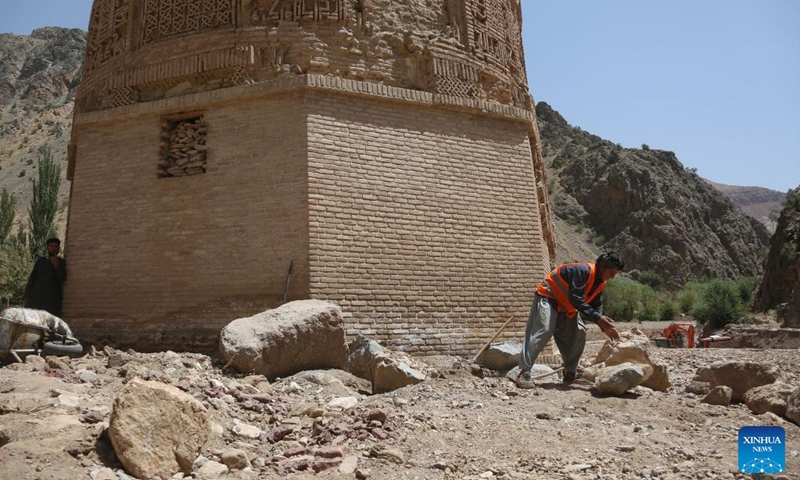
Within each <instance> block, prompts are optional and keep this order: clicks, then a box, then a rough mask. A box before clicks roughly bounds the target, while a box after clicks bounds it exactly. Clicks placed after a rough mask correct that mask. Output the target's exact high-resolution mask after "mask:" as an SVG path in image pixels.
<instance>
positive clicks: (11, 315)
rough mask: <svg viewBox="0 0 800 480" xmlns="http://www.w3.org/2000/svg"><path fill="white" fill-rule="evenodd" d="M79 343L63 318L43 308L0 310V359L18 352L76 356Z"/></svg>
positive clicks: (12, 358)
mask: <svg viewBox="0 0 800 480" xmlns="http://www.w3.org/2000/svg"><path fill="white" fill-rule="evenodd" d="M82 353H83V346H81V344H80V342H78V340H77V339H76V338H75V337H73V335H72V330H70V328H69V325H67V324H66V322H64V320H62V319H60V318H58V317H56V316H55V315H52V314H50V313H48V312H46V311H44V310H34V309H30V308H7V309H5V310H3V311H2V312H0V362H8V361H17V362H22V358H21V357H20V355H21V354H22V355H29V354H34V355H42V354H44V355H56V356H69V357H75V356H80V355H81V354H82Z"/></svg>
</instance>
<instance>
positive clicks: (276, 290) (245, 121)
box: [64, 94, 308, 350]
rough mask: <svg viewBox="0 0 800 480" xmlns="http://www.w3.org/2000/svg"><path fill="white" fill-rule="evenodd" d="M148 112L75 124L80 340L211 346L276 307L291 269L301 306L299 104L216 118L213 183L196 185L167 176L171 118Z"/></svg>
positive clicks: (251, 103) (274, 102) (278, 103)
mask: <svg viewBox="0 0 800 480" xmlns="http://www.w3.org/2000/svg"><path fill="white" fill-rule="evenodd" d="M187 107H189V108H200V107H202V104H198V105H190V106H187ZM149 110H153V111H149ZM139 113H140V114H139V115H136V116H121V115H120V116H118V117H116V119H115V117H111V119H110V120H107V121H105V122H100V123H92V124H85V125H81V124H78V125H77V132H76V136H75V141H76V142H77V143H76V145H77V159H78V161H77V162H76V168H75V172H74V181H73V183H72V194H71V202H70V215H69V225H68V237H69V239H70V241H69V246H68V250H67V252H66V255H67V256H68V258H69V262H70V278H69V281H68V282H67V284H66V291H65V305H64V312H65V316H66V317H67V318H69V319H70V323H71V325H73V326H74V329H75V330H76V334H78V335H79V338H83V339H86V341H94V342H98V343H111V344H115V345H130V346H134V345H135V346H136V347H137V348H141V349H157V348H163V347H165V346H168V347H170V348H190V349H195V350H196V349H205V348H206V347H210V346H213V345H214V344H215V342H216V338H217V335H218V333H219V330H220V328H221V327H222V326H224V325H225V324H227V323H228V322H230V321H231V320H233V319H235V318H237V317H238V316H241V315H249V314H252V313H255V312H257V311H261V310H264V309H265V308H267V307H271V306H275V305H277V304H278V302H279V301H280V300H281V299H282V296H283V289H284V283H285V280H286V273H287V269H288V266H289V262H290V261H292V260H294V272H293V278H292V284H291V287H290V291H289V298H290V299H296V298H307V297H308V289H307V285H308V262H307V258H308V253H307V252H308V221H307V198H308V196H307V187H306V185H307V180H306V179H307V174H306V164H305V157H306V133H305V132H306V129H305V124H306V114H305V109H304V107H303V106H302V102H301V101H300V96H299V94H288V95H285V96H282V97H280V98H278V97H269V98H262V99H260V100H253V99H248V100H243V101H239V102H236V101H233V102H226V103H224V104H220V103H218V104H215V106H214V107H213V108H208V109H207V110H206V111H205V112H204V120H205V122H206V125H207V126H208V137H207V146H208V153H209V155H208V162H207V173H205V174H203V175H196V176H191V177H180V178H157V163H158V160H159V140H158V138H159V133H160V120H161V114H162V113H166V112H159V111H156V110H155V109H151V108H142V109H140V111H139Z"/></svg>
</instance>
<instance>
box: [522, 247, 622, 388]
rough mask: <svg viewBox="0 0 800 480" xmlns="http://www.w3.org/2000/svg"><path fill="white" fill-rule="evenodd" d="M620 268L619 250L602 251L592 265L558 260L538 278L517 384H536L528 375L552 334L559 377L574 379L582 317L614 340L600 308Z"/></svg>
mask: <svg viewBox="0 0 800 480" xmlns="http://www.w3.org/2000/svg"><path fill="white" fill-rule="evenodd" d="M624 268H625V262H623V261H622V258H620V256H619V255H618V254H616V253H615V252H606V253H603V254H602V255H600V256H599V257H597V260H595V262H594V263H593V264H590V263H566V264H563V265H560V266H558V267H556V268H555V270H553V271H552V272H550V273H549V274H548V275H547V276H546V277H545V278H544V280H542V282H541V283H539V285H538V286H537V287H536V295H534V299H533V307H531V313H530V316H529V317H528V325H527V327H526V328H525V338H524V339H523V343H522V355H521V357H520V361H519V367H520V373H519V375H518V376H517V379H516V384H517V386H518V387H520V388H535V387H536V385H535V384H534V382H533V381H532V380H531V373H530V371H531V368H532V367H533V364H534V362H535V361H536V357H538V356H539V353H540V352H541V351H542V350H543V349H544V347H545V345H547V342H549V341H550V339H551V338H553V337H555V340H556V345H557V346H558V351H559V352H561V357H562V359H563V361H564V382H566V383H570V382H573V381H574V380H575V379H576V378H578V377H579V376H580V375H579V374H578V362H579V361H580V359H581V355H583V349H584V347H586V326H585V325H584V324H583V321H584V319H589V320H591V321H593V322H595V323H596V324H597V326H599V327H600V330H602V331H603V333H605V334H606V336H608V337H609V338H610V339H612V340H619V332H618V331H617V328H616V327H615V326H614V320H612V319H611V318H609V317H607V316H605V315H603V314H602V313H601V310H600V308H601V306H602V303H603V300H602V298H603V297H602V292H603V289H604V288H605V286H606V282H607V281H608V280H611V279H612V278H614V277H615V276H616V275H617V273H619V272H621V271H622V270H623V269H624Z"/></svg>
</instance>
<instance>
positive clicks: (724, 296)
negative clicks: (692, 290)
mask: <svg viewBox="0 0 800 480" xmlns="http://www.w3.org/2000/svg"><path fill="white" fill-rule="evenodd" d="M742 315H744V308H743V307H742V303H741V296H740V295H739V288H738V286H737V285H736V284H735V283H733V282H726V281H724V280H713V281H712V282H710V283H708V284H707V285H706V287H705V288H704V289H703V293H702V295H701V298H700V302H699V304H698V305H697V307H696V308H695V311H694V317H695V319H696V320H697V321H699V322H700V323H702V324H705V325H711V326H712V327H714V328H722V327H724V326H725V325H728V324H729V323H736V322H738V321H739V320H741V318H742Z"/></svg>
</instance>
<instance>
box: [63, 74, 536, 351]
mask: <svg viewBox="0 0 800 480" xmlns="http://www.w3.org/2000/svg"><path fill="white" fill-rule="evenodd" d="M181 112H184V114H185V115H186V116H190V117H193V118H194V117H197V116H202V118H203V122H204V125H206V126H207V130H208V132H207V137H206V143H205V145H206V146H207V147H208V160H207V164H206V167H207V172H206V173H202V174H198V175H193V176H190V177H178V178H157V171H158V169H157V163H158V159H159V134H160V133H161V120H162V118H169V119H175V118H176V115H177V118H180V114H181ZM530 122H531V117H529V116H528V113H527V112H525V111H523V110H520V109H515V108H513V107H509V106H503V105H499V104H496V103H488V102H480V101H472V100H464V99H459V98H455V97H445V96H434V95H432V94H430V93H425V92H415V91H411V90H404V89H394V88H391V87H385V86H376V85H370V84H366V83H362V82H355V81H350V80H342V79H337V78H334V77H327V76H313V75H309V76H304V77H285V78H281V79H279V80H276V81H275V82H272V83H259V84H254V85H248V86H242V87H236V88H230V89H223V90H214V91H209V92H204V93H197V94H192V95H185V96H181V97H174V98H170V99H165V100H159V101H155V102H150V103H147V104H140V105H131V106H127V107H122V108H118V109H113V110H105V111H102V112H92V113H87V114H83V115H80V116H77V117H76V121H75V128H74V133H75V136H74V138H73V147H76V148H75V150H76V157H75V162H74V166H75V170H74V172H73V182H72V199H71V208H70V218H69V223H68V234H67V240H68V243H67V251H66V255H67V259H68V261H69V269H70V278H69V280H68V282H67V286H66V292H65V317H66V319H67V321H68V322H69V323H70V325H71V326H73V328H74V329H75V331H76V334H77V336H78V338H81V339H82V340H83V341H84V342H85V343H96V344H98V345H105V344H110V345H114V346H116V347H129V346H130V347H134V348H136V349H138V350H163V349H166V348H171V349H186V350H197V351H213V350H214V349H215V347H216V342H217V337H218V333H219V330H220V329H221V328H222V327H223V326H224V325H226V324H227V323H228V322H230V321H231V320H233V319H235V318H239V317H242V316H247V315H251V314H253V313H256V312H259V311H263V310H265V309H267V308H272V307H274V306H276V305H278V304H279V303H280V301H281V300H282V294H283V287H284V282H285V280H286V269H287V267H288V264H289V262H290V261H291V260H294V272H293V278H292V282H291V285H290V291H289V299H290V300H292V299H300V298H309V297H310V298H319V299H329V300H334V301H337V302H338V303H340V304H341V306H342V308H343V311H344V315H345V321H346V328H347V330H348V333H350V334H355V333H364V334H367V335H369V336H371V337H373V338H375V339H378V340H380V341H383V342H384V343H386V344H389V345H392V346H395V347H398V348H401V349H404V350H406V351H410V352H414V353H421V354H426V353H427V354H430V353H450V354H474V353H475V352H476V351H477V349H478V348H479V347H480V345H482V344H483V343H484V342H485V341H487V340H488V339H489V338H490V337H491V336H492V334H493V333H494V332H495V331H496V329H497V328H498V327H499V326H500V325H502V323H504V322H505V320H506V319H507V318H508V317H510V316H512V315H513V316H514V317H515V319H516V321H515V322H514V323H513V324H512V325H511V326H510V327H509V328H508V329H507V330H506V333H505V334H504V335H503V336H502V337H501V338H520V336H521V333H522V330H523V328H524V323H525V320H526V318H527V314H528V309H529V305H530V301H531V296H532V295H531V292H532V288H533V285H534V284H535V282H536V281H538V280H539V279H540V278H541V276H542V275H543V274H544V273H545V272H546V271H547V270H549V260H548V250H547V245H546V243H545V242H544V241H543V236H542V227H541V223H540V212H539V204H538V203H539V199H538V198H537V185H536V183H535V182H534V173H533V166H532V153H531V143H530V138H529V137H530V136H531V135H534V136H535V128H533V127H534V125H532V124H531V123H530Z"/></svg>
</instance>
